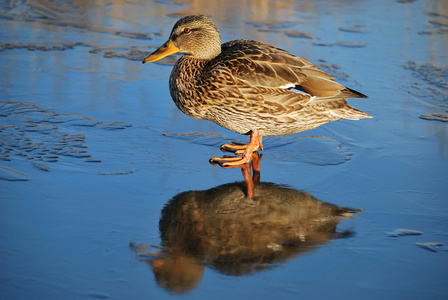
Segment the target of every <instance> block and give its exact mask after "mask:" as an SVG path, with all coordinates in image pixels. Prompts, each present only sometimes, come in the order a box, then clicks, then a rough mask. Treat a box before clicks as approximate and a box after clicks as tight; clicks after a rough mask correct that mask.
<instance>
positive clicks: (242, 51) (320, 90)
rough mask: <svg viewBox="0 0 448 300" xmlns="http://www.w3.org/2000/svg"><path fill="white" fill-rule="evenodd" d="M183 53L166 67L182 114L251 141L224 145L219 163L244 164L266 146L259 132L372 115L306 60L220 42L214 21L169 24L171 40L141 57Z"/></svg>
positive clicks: (255, 45)
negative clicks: (227, 154)
mask: <svg viewBox="0 0 448 300" xmlns="http://www.w3.org/2000/svg"><path fill="white" fill-rule="evenodd" d="M176 52H182V53H186V55H184V56H182V57H181V58H180V59H179V60H178V61H177V62H176V64H175V65H174V68H173V70H172V71H171V76H170V81H169V87H170V94H171V97H172V98H173V101H174V103H175V104H176V106H177V107H178V108H179V109H180V110H181V111H182V112H184V113H185V114H187V115H189V116H191V117H193V118H196V119H204V120H209V121H213V122H215V123H216V124H218V125H220V126H222V127H224V128H227V129H229V130H232V131H235V132H237V133H240V134H246V135H249V134H250V141H249V144H248V145H241V144H236V143H232V144H225V145H222V146H221V149H222V150H225V151H231V152H235V153H236V154H237V155H239V154H242V156H237V157H223V158H216V157H214V158H212V159H211V160H210V161H211V162H212V163H219V164H220V165H222V166H231V165H241V164H244V163H248V162H249V161H250V159H251V157H252V152H253V151H256V150H258V149H260V150H263V145H262V144H261V138H262V137H263V136H272V135H284V134H291V133H296V132H301V131H305V130H309V129H313V128H316V127H318V126H320V125H322V124H325V123H327V122H331V121H336V120H342V119H351V120H358V119H360V118H371V116H369V115H368V114H366V113H365V112H362V111H360V110H358V109H356V108H353V107H351V106H350V105H348V103H347V101H346V100H345V98H367V96H365V95H363V94H361V93H359V92H357V91H354V90H352V89H350V88H347V87H345V86H343V85H341V84H339V83H337V82H336V81H334V78H333V77H332V76H331V75H329V74H327V73H325V72H323V71H321V70H319V69H317V68H316V67H315V66H314V65H313V64H311V63H310V62H308V61H306V60H305V59H303V58H300V57H297V56H295V55H293V54H291V53H289V52H287V51H285V50H282V49H279V48H277V47H274V46H270V45H267V44H264V43H262V42H258V41H251V40H235V41H231V42H228V43H225V44H222V45H221V37H220V35H219V31H218V29H217V28H216V27H215V25H214V24H213V22H212V21H211V20H210V19H209V18H207V17H205V16H188V17H184V18H182V19H180V20H179V21H177V23H176V24H175V25H174V28H173V30H172V31H171V34H170V38H169V40H168V41H167V42H166V43H165V44H163V45H162V46H161V47H160V48H159V49H157V50H156V51H154V52H153V53H152V54H150V55H149V56H148V57H146V58H145V59H144V60H143V63H147V62H153V61H157V60H159V59H162V58H163V57H165V56H168V55H171V54H173V53H176Z"/></svg>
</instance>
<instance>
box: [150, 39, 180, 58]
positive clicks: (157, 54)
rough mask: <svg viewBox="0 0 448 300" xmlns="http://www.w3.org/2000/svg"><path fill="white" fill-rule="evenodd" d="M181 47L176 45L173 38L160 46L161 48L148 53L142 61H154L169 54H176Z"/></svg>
mask: <svg viewBox="0 0 448 300" xmlns="http://www.w3.org/2000/svg"><path fill="white" fill-rule="evenodd" d="M179 51H180V49H179V48H177V47H176V46H174V44H173V42H172V41H171V40H168V42H166V43H165V44H163V45H162V46H160V48H159V49H157V50H156V51H154V52H153V53H151V54H150V55H148V56H147V57H146V58H145V59H144V60H143V61H142V63H149V62H153V61H157V60H160V59H162V58H164V57H166V56H168V55H171V54H174V53H177V52H179Z"/></svg>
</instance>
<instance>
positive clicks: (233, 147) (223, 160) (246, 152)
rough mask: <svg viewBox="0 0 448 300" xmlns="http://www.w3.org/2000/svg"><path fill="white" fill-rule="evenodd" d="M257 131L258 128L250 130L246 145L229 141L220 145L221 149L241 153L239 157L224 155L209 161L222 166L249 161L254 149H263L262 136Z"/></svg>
mask: <svg viewBox="0 0 448 300" xmlns="http://www.w3.org/2000/svg"><path fill="white" fill-rule="evenodd" d="M259 133H260V132H259V131H258V129H256V130H254V131H252V132H251V133H250V140H249V144H247V145H242V144H237V143H231V144H224V145H222V146H221V149H223V148H224V149H226V150H227V149H229V151H230V152H234V153H235V154H237V155H242V156H241V157H239V156H237V157H234V156H227V155H226V156H224V157H213V158H211V159H210V163H212V164H219V165H220V166H222V167H228V166H238V165H243V164H247V163H249V162H250V161H251V158H252V153H253V152H254V151H257V150H258V149H260V150H263V144H262V143H261V139H262V137H261V136H260V135H259Z"/></svg>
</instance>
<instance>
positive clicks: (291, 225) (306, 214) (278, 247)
mask: <svg viewBox="0 0 448 300" xmlns="http://www.w3.org/2000/svg"><path fill="white" fill-rule="evenodd" d="M260 158H261V157H259V156H258V154H257V153H255V154H254V159H253V162H252V163H251V164H252V166H254V174H253V177H252V176H251V169H250V168H251V166H250V165H249V164H247V165H246V167H245V168H243V169H242V171H243V175H244V178H245V181H244V182H234V183H228V184H223V185H220V186H217V187H215V188H212V189H209V190H206V191H188V192H183V193H180V194H178V195H176V196H174V197H173V198H172V199H171V200H170V201H168V203H167V204H166V206H165V207H164V208H163V210H162V214H161V219H160V222H159V229H160V233H161V239H162V246H161V247H156V246H146V245H144V244H140V243H131V248H132V250H133V251H134V252H135V253H136V254H137V259H138V260H139V261H143V262H146V263H148V265H150V266H151V267H152V270H153V272H154V274H155V277H156V280H157V282H158V284H159V285H160V286H161V287H163V288H166V289H168V290H170V291H174V292H176V293H183V292H186V291H189V290H191V289H194V288H196V286H197V285H198V283H199V282H200V280H201V279H202V276H203V274H204V268H205V267H211V268H213V269H215V270H217V271H219V272H221V273H223V274H226V275H231V276H241V275H246V274H251V273H253V272H255V271H260V270H267V269H270V268H273V267H275V266H276V264H278V263H284V262H287V261H288V260H290V259H292V258H295V257H297V256H299V255H304V254H309V253H310V252H313V251H315V250H317V249H318V248H319V246H322V245H325V244H327V243H328V242H330V240H331V239H336V238H347V237H351V236H353V235H354V232H353V231H351V230H344V231H341V232H339V231H337V229H336V227H337V225H338V223H339V222H340V221H341V220H343V219H346V218H350V217H351V216H352V215H353V214H355V213H358V212H360V211H359V210H353V209H349V208H344V207H339V206H336V205H333V204H329V203H325V202H322V201H320V200H318V199H316V198H314V197H313V196H311V195H310V194H309V193H306V192H303V191H299V190H296V189H293V188H290V187H287V186H283V185H278V184H275V183H269V182H259V178H260V173H259V159H260ZM250 182H252V188H253V193H254V197H253V198H250V197H248V196H247V195H248V194H250V193H251V192H250V191H249V190H250V189H251V188H250V184H251V183H250Z"/></svg>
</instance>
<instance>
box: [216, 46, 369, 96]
mask: <svg viewBox="0 0 448 300" xmlns="http://www.w3.org/2000/svg"><path fill="white" fill-rule="evenodd" d="M209 70H210V71H212V72H213V73H215V74H214V75H216V72H223V73H226V74H225V75H226V76H224V77H226V78H228V76H229V75H230V76H232V77H233V79H234V80H237V81H240V82H241V81H242V82H245V83H246V84H247V85H248V86H252V87H257V88H265V89H269V90H271V91H272V89H283V90H284V89H287V90H290V89H296V90H298V91H302V92H305V93H308V94H309V95H311V96H315V97H312V99H313V102H314V101H333V100H336V99H341V98H351V97H353V98H367V97H366V96H365V95H363V94H361V93H359V92H357V91H354V90H352V89H349V88H347V87H345V86H343V85H341V84H339V83H337V82H336V81H335V80H334V78H333V76H331V75H330V74H328V73H326V72H324V71H321V70H319V69H317V68H316V67H315V66H314V65H313V64H312V63H310V62H309V61H307V60H305V59H303V58H300V57H298V56H295V55H293V54H291V53H289V52H287V51H285V50H282V49H279V48H277V47H274V46H271V45H267V44H264V43H262V42H258V41H252V40H235V41H231V42H228V43H225V44H223V45H222V52H221V54H220V55H219V56H218V57H217V58H216V59H215V60H213V61H212V63H211V65H210V68H209ZM222 75H224V74H222ZM219 77H221V76H219ZM279 94H282V95H285V93H284V92H280V91H279ZM295 94H297V93H295ZM279 96H280V95H279ZM290 96H291V95H290ZM277 98H279V99H281V98H282V97H277ZM288 98H289V97H288ZM299 98H300V99H303V97H299ZM271 100H274V99H271ZM274 101H275V100H274Z"/></svg>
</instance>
